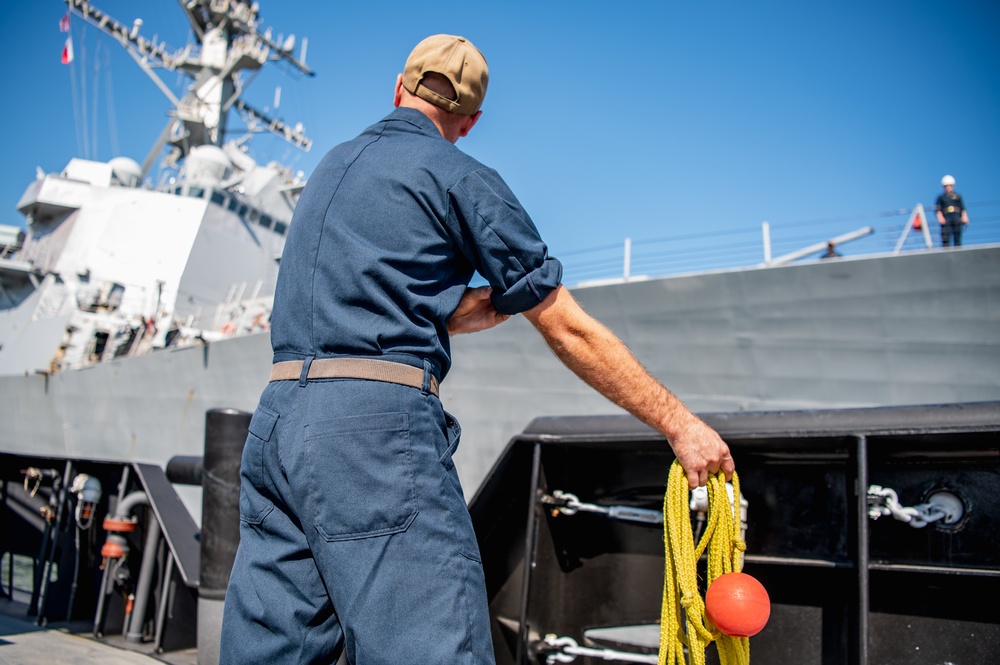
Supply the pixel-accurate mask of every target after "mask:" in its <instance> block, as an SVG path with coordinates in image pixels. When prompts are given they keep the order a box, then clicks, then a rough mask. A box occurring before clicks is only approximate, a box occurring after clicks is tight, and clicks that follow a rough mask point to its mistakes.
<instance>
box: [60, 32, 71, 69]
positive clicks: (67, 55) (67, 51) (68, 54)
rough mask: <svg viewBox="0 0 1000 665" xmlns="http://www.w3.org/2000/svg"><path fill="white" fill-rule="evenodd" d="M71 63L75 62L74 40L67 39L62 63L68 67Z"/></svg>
mask: <svg viewBox="0 0 1000 665" xmlns="http://www.w3.org/2000/svg"><path fill="white" fill-rule="evenodd" d="M71 62H73V38H72V37H67V38H66V43H65V44H64V45H63V51H62V63H63V64H64V65H68V64H69V63H71Z"/></svg>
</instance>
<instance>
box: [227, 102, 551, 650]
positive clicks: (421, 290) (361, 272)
mask: <svg viewBox="0 0 1000 665" xmlns="http://www.w3.org/2000/svg"><path fill="white" fill-rule="evenodd" d="M475 272H478V273H479V274H481V275H482V276H483V277H484V278H485V279H486V280H487V281H488V282H489V284H490V285H491V286H492V287H493V295H492V300H493V304H494V306H495V307H496V309H497V310H498V311H499V312H501V313H506V314H515V313H519V312H523V311H525V310H528V309H530V308H532V307H534V306H535V305H537V304H538V303H540V302H541V301H542V300H543V299H544V298H545V297H546V296H547V295H548V294H549V293H551V292H552V291H553V290H555V288H556V287H557V286H558V285H559V282H560V279H561V275H562V267H561V265H560V264H559V262H558V261H557V260H555V259H553V258H551V257H549V256H548V253H547V249H546V246H545V244H544V243H543V242H542V241H541V239H540V238H539V235H538V232H537V230H536V228H535V226H534V224H533V223H532V221H531V219H530V218H529V217H528V215H527V213H526V212H525V211H524V210H523V209H522V208H521V205H520V204H519V203H518V201H517V199H516V197H515V196H514V194H513V193H512V192H511V191H510V189H509V188H508V187H507V185H506V184H505V183H504V181H503V180H502V179H501V178H500V176H499V175H498V174H497V173H496V172H495V171H493V170H492V169H489V168H486V167H484V166H483V165H482V164H480V163H479V162H477V161H476V160H474V159H473V158H471V157H469V156H468V155H466V154H464V153H463V152H461V151H460V150H458V149H457V148H456V147H455V146H454V145H453V144H451V143H450V142H448V141H447V140H445V139H444V138H443V137H442V136H441V134H440V132H439V131H438V129H437V128H436V126H435V125H434V124H433V123H432V122H431V121H430V120H429V119H428V118H427V117H426V116H425V115H424V114H422V113H420V112H419V111H417V110H414V109H408V108H399V109H396V110H395V111H394V112H393V113H391V114H390V115H389V116H387V117H386V118H385V119H383V120H382V121H381V122H379V123H377V124H375V125H373V126H371V127H369V128H368V129H367V130H365V131H364V132H363V133H362V134H361V135H360V136H358V137H357V138H356V139H354V140H352V141H349V142H347V143H344V144H342V145H339V146H337V147H336V148H334V149H333V150H331V151H330V152H329V153H328V154H327V155H326V156H325V157H324V158H323V160H322V162H321V163H320V165H319V166H318V167H317V169H316V171H315V173H314V174H313V175H312V176H311V177H310V179H309V183H308V184H307V186H306V188H305V190H304V191H303V193H302V196H301V198H300V200H299V203H298V205H297V207H296V211H295V216H294V218H293V220H292V224H291V226H290V231H289V234H288V238H287V243H286V245H285V250H284V255H283V257H282V260H281V269H280V271H279V276H278V285H277V290H276V294H275V299H274V309H273V313H272V325H271V344H272V347H273V351H274V362H276V363H278V362H285V361H290V360H296V361H305V365H306V367H308V365H309V363H310V362H311V361H312V359H313V358H330V357H351V358H354V357H364V358H376V359H380V360H390V361H393V362H397V363H404V364H406V365H411V366H414V367H418V368H422V369H423V372H424V377H425V380H424V384H423V387H422V388H414V387H409V386H404V385H398V384H395V383H387V382H381V381H370V380H357V379H339V378H338V379H321V380H306V379H305V378H302V379H301V380H298V381H294V380H292V381H274V382H272V383H269V384H268V386H267V388H266V389H265V390H264V392H263V394H262V396H261V400H260V403H259V405H258V407H257V409H256V411H255V412H254V415H253V418H252V421H251V424H250V434H249V436H248V438H247V442H246V446H245V448H244V456H243V466H242V471H241V473H242V485H241V496H240V517H241V521H242V523H241V530H240V539H241V540H240V547H239V551H238V553H237V556H236V561H235V563H234V567H233V574H232V578H231V580H230V585H229V588H228V590H227V595H226V607H225V616H224V621H223V631H222V644H221V648H220V651H221V657H222V662H223V663H248V662H258V663H259V662H269V663H280V662H294V663H313V662H316V663H319V662H332V660H333V659H334V658H335V657H336V655H337V653H338V652H339V650H340V647H341V645H343V646H344V648H346V650H347V654H348V657H349V659H350V661H351V662H352V663H358V662H363V663H406V662H409V663H422V664H434V663H442V664H444V663H448V664H449V665H450V664H460V663H469V664H471V663H492V662H493V652H492V643H491V638H490V626H489V614H488V607H487V599H486V588H485V582H484V578H483V572H482V563H481V560H480V555H479V550H478V546H477V543H476V538H475V533H474V532H473V529H472V524H471V520H470V518H469V514H468V510H467V508H466V504H465V499H464V494H463V491H462V488H461V486H460V483H459V480H458V476H457V474H456V472H455V467H454V464H453V463H452V455H453V453H454V452H455V449H456V447H457V446H458V440H459V436H460V433H461V429H460V427H459V425H458V423H457V422H456V421H455V420H454V418H452V417H451V416H450V415H449V414H447V413H446V412H445V411H444V409H443V408H442V405H441V402H440V401H439V400H438V398H437V397H436V396H435V395H434V394H432V391H430V389H429V386H430V385H431V377H432V376H433V377H436V378H437V379H439V380H440V379H443V378H444V377H445V375H446V374H447V373H448V370H449V368H450V366H451V356H450V348H449V337H448V332H447V322H448V319H449V317H450V316H451V313H452V312H454V310H455V308H456V307H457V306H458V303H459V301H460V299H461V297H462V294H463V292H464V291H465V288H466V287H467V285H468V284H469V282H470V280H471V278H472V277H473V275H474V273H475Z"/></svg>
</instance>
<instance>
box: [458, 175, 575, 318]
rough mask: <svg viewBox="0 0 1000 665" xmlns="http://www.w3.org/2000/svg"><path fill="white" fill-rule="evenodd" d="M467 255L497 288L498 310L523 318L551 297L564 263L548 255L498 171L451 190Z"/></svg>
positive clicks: (470, 177)
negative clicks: (521, 314)
mask: <svg viewBox="0 0 1000 665" xmlns="http://www.w3.org/2000/svg"><path fill="white" fill-rule="evenodd" d="M450 194H451V208H452V211H453V213H454V215H455V220H454V221H455V223H456V224H457V225H458V226H459V227H460V236H461V241H460V242H461V245H462V251H463V253H464V254H465V256H466V257H467V258H468V259H469V261H470V262H471V263H472V265H473V266H474V267H475V269H476V270H477V271H478V272H479V274H480V275H482V277H483V278H484V279H486V281H487V282H488V283H489V284H490V286H491V287H493V295H492V298H491V299H492V302H493V306H494V307H495V308H496V310H497V311H498V312H500V313H501V314H519V313H521V312H524V311H526V310H529V309H531V308H532V307H534V306H535V305H537V304H538V303H540V302H541V301H543V300H544V299H545V298H546V296H548V295H549V294H550V293H552V292H553V291H554V290H555V289H556V287H558V286H559V284H560V283H561V281H562V264H561V263H560V262H559V261H558V260H557V259H555V258H553V257H550V256H549V255H548V248H547V247H546V246H545V243H544V242H542V239H541V236H539V234H538V230H537V229H536V228H535V224H534V222H532V221H531V218H530V217H529V216H528V213H527V212H526V211H525V210H524V208H523V207H521V204H520V202H519V201H518V200H517V197H516V196H514V193H513V192H512V191H511V189H510V187H508V186H507V183H505V182H504V181H503V179H502V178H501V177H500V174H498V173H497V172H496V171H494V170H493V169H489V168H485V167H484V168H481V169H478V170H476V171H473V172H471V173H469V174H467V175H466V176H465V177H463V178H462V179H461V180H460V181H459V182H458V183H457V184H456V185H455V186H454V187H452V188H451V192H450Z"/></svg>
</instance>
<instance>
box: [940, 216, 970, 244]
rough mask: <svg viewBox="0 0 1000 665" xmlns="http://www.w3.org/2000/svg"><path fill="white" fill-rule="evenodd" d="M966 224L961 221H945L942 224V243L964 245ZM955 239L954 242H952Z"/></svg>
mask: <svg viewBox="0 0 1000 665" xmlns="http://www.w3.org/2000/svg"><path fill="white" fill-rule="evenodd" d="M964 227H965V224H963V223H962V222H961V221H958V222H945V223H944V224H942V225H941V245H942V246H943V247H948V246H949V245H952V244H953V245H955V247H960V246H961V245H962V230H963V229H964ZM952 239H954V242H952Z"/></svg>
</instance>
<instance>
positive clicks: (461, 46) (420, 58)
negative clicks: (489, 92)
mask: <svg viewBox="0 0 1000 665" xmlns="http://www.w3.org/2000/svg"><path fill="white" fill-rule="evenodd" d="M428 72H437V73H438V74H441V75H443V76H445V77H446V78H447V79H448V80H449V81H451V84H452V86H454V88H455V92H456V93H458V99H457V100H455V101H453V100H451V99H448V98H446V97H443V96H441V95H439V94H438V93H436V92H434V91H433V90H430V89H429V88H427V87H425V86H423V85H421V84H420V82H421V81H422V80H423V78H424V74H426V73H428ZM489 79H490V72H489V68H488V67H487V66H486V58H485V57H483V54H482V53H480V51H479V49H477V48H476V47H475V46H473V45H472V42H470V41H469V40H468V39H466V38H465V37H458V36H455V35H432V36H430V37H428V38H427V39H425V40H423V41H422V42H420V43H419V44H417V45H416V47H415V48H414V49H413V51H412V52H411V53H410V57H409V58H407V59H406V67H405V68H404V69H403V87H404V88H406V89H407V90H408V91H410V92H411V93H413V94H414V95H416V96H417V97H420V98H421V99H424V100H426V101H428V102H430V103H431V104H434V105H435V106H437V107H440V108H443V109H444V110H446V111H449V112H451V113H457V114H458V115H473V114H474V113H475V112H476V111H478V110H479V107H481V106H482V105H483V98H484V97H486V86H487V84H488V83H489Z"/></svg>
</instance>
